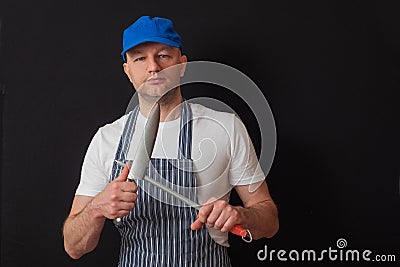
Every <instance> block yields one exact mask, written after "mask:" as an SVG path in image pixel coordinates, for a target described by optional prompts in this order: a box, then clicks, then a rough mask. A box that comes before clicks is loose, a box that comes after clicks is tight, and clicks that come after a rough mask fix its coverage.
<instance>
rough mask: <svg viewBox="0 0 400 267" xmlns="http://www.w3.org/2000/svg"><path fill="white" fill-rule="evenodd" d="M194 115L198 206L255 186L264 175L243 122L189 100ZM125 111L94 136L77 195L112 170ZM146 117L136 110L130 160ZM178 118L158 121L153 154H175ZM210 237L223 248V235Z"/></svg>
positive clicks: (88, 192)
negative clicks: (243, 188) (246, 187)
mask: <svg viewBox="0 0 400 267" xmlns="http://www.w3.org/2000/svg"><path fill="white" fill-rule="evenodd" d="M190 107H191V109H192V113H193V132H192V160H193V169H194V173H195V175H196V184H197V199H198V201H199V203H200V204H203V203H204V202H206V201H207V200H208V199H209V198H211V197H215V198H220V199H225V200H229V195H230V194H229V193H230V190H231V189H232V188H233V187H234V186H235V185H248V184H259V182H260V181H263V180H264V179H265V175H264V173H263V171H262V170H261V167H260V165H259V163H258V158H257V155H256V153H255V150H254V147H253V144H252V142H251V140H250V138H249V136H248V133H247V131H246V128H245V126H244V124H243V123H242V122H241V121H240V120H239V118H238V117H237V116H235V115H234V114H230V113H226V112H219V111H215V110H212V109H209V108H207V107H205V106H202V105H199V104H193V103H190ZM127 118H128V115H124V116H122V117H121V118H119V119H118V120H116V121H114V122H112V123H110V124H107V125H105V126H103V127H101V128H99V130H98V131H97V133H96V134H95V135H94V137H93V139H92V141H91V143H90V145H89V147H88V150H87V152H86V155H85V158H84V162H83V165H82V171H81V180H80V184H79V185H78V188H77V190H76V195H84V196H96V195H97V194H98V193H100V192H101V191H103V189H104V188H105V187H106V185H107V183H108V179H109V177H110V174H111V169H112V165H113V160H114V157H115V153H116V151H117V147H118V143H119V139H120V137H121V134H122V131H123V129H124V126H125V122H126V120H127ZM145 123H146V118H145V117H144V116H143V115H142V114H141V113H140V112H139V114H138V117H137V121H136V126H135V131H134V134H133V138H132V141H131V144H130V150H129V151H128V155H127V159H133V156H134V154H135V152H136V151H135V148H136V147H137V143H138V142H139V140H140V135H141V133H142V131H143V128H144V125H145ZM179 129H180V118H178V119H175V120H173V121H168V122H160V124H159V130H158V134H157V139H156V143H155V145H154V149H153V154H152V157H153V158H177V156H178V140H179ZM208 230H209V233H210V235H211V237H213V238H214V240H215V241H216V242H218V243H220V244H222V245H225V246H228V245H229V244H228V242H227V240H228V235H227V233H222V232H220V231H218V230H215V229H208Z"/></svg>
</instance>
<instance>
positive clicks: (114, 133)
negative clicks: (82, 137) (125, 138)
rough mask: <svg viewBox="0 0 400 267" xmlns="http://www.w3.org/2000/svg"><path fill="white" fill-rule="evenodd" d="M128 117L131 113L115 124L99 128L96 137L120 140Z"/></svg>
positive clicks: (117, 120)
mask: <svg viewBox="0 0 400 267" xmlns="http://www.w3.org/2000/svg"><path fill="white" fill-rule="evenodd" d="M128 116H129V113H128V114H125V115H123V116H121V117H120V118H118V119H116V120H115V121H113V122H110V123H107V124H104V125H103V126H101V127H99V129H98V131H97V133H96V135H97V136H98V137H101V138H105V139H110V138H111V139H114V138H118V137H119V136H120V135H121V133H122V131H123V129H124V126H125V123H126V121H127V119H128Z"/></svg>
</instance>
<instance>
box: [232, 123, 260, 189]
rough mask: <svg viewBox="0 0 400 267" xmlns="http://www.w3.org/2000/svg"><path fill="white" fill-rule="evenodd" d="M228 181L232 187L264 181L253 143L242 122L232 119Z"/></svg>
mask: <svg viewBox="0 0 400 267" xmlns="http://www.w3.org/2000/svg"><path fill="white" fill-rule="evenodd" d="M231 149H232V151H231V155H232V157H231V160H232V161H231V164H230V168H229V179H230V183H231V184H232V185H248V184H255V183H259V182H260V181H263V180H264V179H265V174H264V172H263V170H262V169H261V166H260V164H259V161H258V157H257V154H256V152H255V150H254V146H253V143H252V141H251V138H250V136H249V135H248V132H247V130H246V127H245V125H244V124H243V122H242V121H241V120H240V119H239V118H238V117H237V116H235V117H234V124H233V133H232V146H231Z"/></svg>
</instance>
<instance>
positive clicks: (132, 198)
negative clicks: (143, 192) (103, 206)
mask: <svg viewBox="0 0 400 267" xmlns="http://www.w3.org/2000/svg"><path fill="white" fill-rule="evenodd" d="M136 200H137V194H136V193H133V192H123V193H122V194H121V195H120V196H119V200H118V201H119V202H127V203H134V202H136Z"/></svg>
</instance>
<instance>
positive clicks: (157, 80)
mask: <svg viewBox="0 0 400 267" xmlns="http://www.w3.org/2000/svg"><path fill="white" fill-rule="evenodd" d="M165 81H166V79H165V78H162V77H152V78H149V79H147V81H146V83H147V84H150V85H154V84H160V83H164V82H165Z"/></svg>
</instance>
